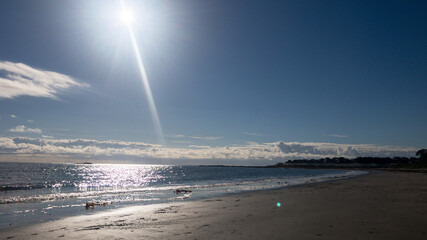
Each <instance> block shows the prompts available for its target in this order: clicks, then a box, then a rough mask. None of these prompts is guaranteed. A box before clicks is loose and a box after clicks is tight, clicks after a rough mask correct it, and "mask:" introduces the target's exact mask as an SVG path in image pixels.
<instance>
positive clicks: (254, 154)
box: [0, 137, 417, 164]
mask: <svg viewBox="0 0 427 240" xmlns="http://www.w3.org/2000/svg"><path fill="white" fill-rule="evenodd" d="M416 150H417V149H415V148H402V147H391V146H376V145H367V144H336V143H300V142H273V143H260V144H255V143H251V144H248V145H242V146H224V147H210V146H199V145H190V146H188V147H164V146H160V145H155V144H148V143H142V142H125V141H114V140H110V141H97V140H91V139H47V138H28V137H0V153H1V154H0V157H1V156H2V154H3V155H6V154H9V155H10V154H15V155H25V154H31V156H37V155H40V156H51V157H54V158H65V159H87V158H93V159H107V158H108V159H115V160H118V161H120V160H126V159H133V160H137V161H144V160H145V159H150V160H153V159H154V160H155V159H158V160H159V161H160V160H164V159H168V160H170V161H171V162H170V163H173V161H176V160H204V161H206V163H213V162H215V160H226V161H227V162H229V163H230V164H232V163H233V161H251V160H263V161H271V162H272V163H275V162H283V161H286V160H289V159H307V158H322V157H337V156H340V157H347V158H354V157H358V156H374V157H375V156H378V157H394V156H414V154H415V152H416Z"/></svg>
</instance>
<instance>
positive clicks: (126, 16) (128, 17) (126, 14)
mask: <svg viewBox="0 0 427 240" xmlns="http://www.w3.org/2000/svg"><path fill="white" fill-rule="evenodd" d="M121 3H122V12H121V14H120V16H121V17H120V18H121V20H122V21H123V22H124V23H125V24H126V25H127V28H128V30H129V35H130V38H131V40H132V46H133V50H134V51H135V58H136V63H137V64H138V68H139V73H140V76H141V80H142V83H143V85H144V90H145V95H146V96H147V100H148V106H149V108H150V112H151V117H152V119H153V123H154V128H155V131H156V133H157V137H158V140H159V142H160V144H162V145H165V139H164V136H163V130H162V126H161V124H160V119H159V115H158V113H157V108H156V104H155V103H154V98H153V94H152V93H151V88H150V83H149V81H148V77H147V73H146V71H145V67H144V63H143V62H142V57H141V53H140V50H139V47H138V44H137V41H136V38H135V35H134V33H133V29H132V24H131V21H132V20H133V15H132V13H131V12H130V11H129V10H128V8H126V5H125V2H124V0H121Z"/></svg>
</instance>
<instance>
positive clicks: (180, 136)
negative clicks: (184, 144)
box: [168, 134, 187, 138]
mask: <svg viewBox="0 0 427 240" xmlns="http://www.w3.org/2000/svg"><path fill="white" fill-rule="evenodd" d="M168 137H171V138H186V137H187V136H185V135H182V134H175V135H169V136H168Z"/></svg>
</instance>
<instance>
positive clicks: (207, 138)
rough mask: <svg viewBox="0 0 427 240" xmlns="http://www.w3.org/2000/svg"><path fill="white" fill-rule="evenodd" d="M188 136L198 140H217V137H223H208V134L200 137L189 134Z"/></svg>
mask: <svg viewBox="0 0 427 240" xmlns="http://www.w3.org/2000/svg"><path fill="white" fill-rule="evenodd" d="M189 138H192V139H200V140H217V139H221V138H223V137H208V136H203V137H200V136H189Z"/></svg>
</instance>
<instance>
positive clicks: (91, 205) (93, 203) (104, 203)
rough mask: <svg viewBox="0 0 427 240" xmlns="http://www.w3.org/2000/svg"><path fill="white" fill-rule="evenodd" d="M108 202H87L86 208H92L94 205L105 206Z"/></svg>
mask: <svg viewBox="0 0 427 240" xmlns="http://www.w3.org/2000/svg"><path fill="white" fill-rule="evenodd" d="M107 205H108V202H87V203H86V209H89V208H90V209H94V208H95V206H107Z"/></svg>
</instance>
